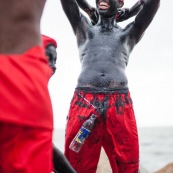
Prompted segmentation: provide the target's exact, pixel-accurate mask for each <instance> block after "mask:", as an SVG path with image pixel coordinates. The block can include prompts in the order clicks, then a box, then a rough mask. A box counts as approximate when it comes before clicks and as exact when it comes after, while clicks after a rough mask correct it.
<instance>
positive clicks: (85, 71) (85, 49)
mask: <svg viewBox="0 0 173 173" xmlns="http://www.w3.org/2000/svg"><path fill="white" fill-rule="evenodd" d="M129 28H130V27H129ZM82 33H83V32H82ZM85 33H86V39H85V41H84V42H83V41H81V36H80V34H79V35H77V39H78V45H79V52H80V60H81V63H82V71H81V74H80V76H79V79H78V87H84V86H88V87H98V88H124V87H127V85H128V81H127V77H126V74H125V69H126V66H127V64H128V60H129V55H130V53H131V51H132V49H133V46H134V44H133V42H132V41H131V40H130V39H129V37H128V36H127V33H128V28H127V29H125V30H122V29H121V28H119V27H117V26H114V27H113V28H111V29H106V30H105V29H104V28H102V26H93V27H91V28H90V29H89V30H88V31H85ZM130 42H131V44H129V43H130Z"/></svg>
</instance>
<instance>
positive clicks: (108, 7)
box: [96, 0, 124, 17]
mask: <svg viewBox="0 0 173 173" xmlns="http://www.w3.org/2000/svg"><path fill="white" fill-rule="evenodd" d="M123 5H124V0H96V6H97V10H98V13H99V14H100V15H101V16H105V17H110V16H115V14H116V13H117V10H118V8H121V7H122V6H123Z"/></svg>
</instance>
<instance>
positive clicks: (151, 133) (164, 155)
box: [53, 127, 173, 172]
mask: <svg viewBox="0 0 173 173" xmlns="http://www.w3.org/2000/svg"><path fill="white" fill-rule="evenodd" d="M138 133H139V143H140V163H141V165H142V166H143V167H144V168H145V169H146V170H148V171H149V172H154V171H156V170H158V169H160V168H162V167H164V166H165V165H167V164H168V163H171V162H173V127H145V128H139V129H138ZM64 136H65V130H64V129H56V130H54V135H53V141H54V144H55V145H56V146H57V147H58V148H59V149H60V150H61V151H63V150H64Z"/></svg>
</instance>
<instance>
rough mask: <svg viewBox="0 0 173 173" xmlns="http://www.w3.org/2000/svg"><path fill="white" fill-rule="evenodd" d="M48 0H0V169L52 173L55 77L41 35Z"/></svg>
mask: <svg viewBox="0 0 173 173" xmlns="http://www.w3.org/2000/svg"><path fill="white" fill-rule="evenodd" d="M45 2H46V0H22V1H21V0H19V1H11V0H5V1H4V0H0V11H1V15H0V23H1V25H0V43H1V44H0V80H1V82H0V83H1V89H0V172H1V173H19V172H20V173H24V172H25V173H50V172H51V171H52V170H53V164H52V130H53V115H52V106H51V102H50V96H49V92H48V88H47V84H48V80H49V78H50V76H51V73H52V71H51V68H50V67H49V66H48V63H47V59H46V55H45V50H44V48H43V46H42V39H41V35H40V18H41V16H42V11H43V8H44V5H45Z"/></svg>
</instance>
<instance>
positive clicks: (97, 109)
mask: <svg viewBox="0 0 173 173" xmlns="http://www.w3.org/2000/svg"><path fill="white" fill-rule="evenodd" d="M114 92H115V91H112V92H111V93H110V94H109V95H108V97H107V98H106V99H105V100H104V101H103V103H102V104H100V106H99V107H96V106H95V105H93V104H92V103H91V102H90V101H89V100H87V99H86V98H85V97H84V96H83V95H81V94H80V93H79V92H78V91H76V93H77V94H78V95H79V96H80V97H81V98H83V99H84V100H85V101H86V102H87V103H88V104H89V105H91V106H92V107H93V108H94V109H95V110H96V111H97V112H98V114H100V111H99V110H100V109H101V108H102V106H103V104H104V103H105V101H107V100H108V98H109V97H110V96H111V95H112V94H113V93H114ZM96 116H97V115H96Z"/></svg>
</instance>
